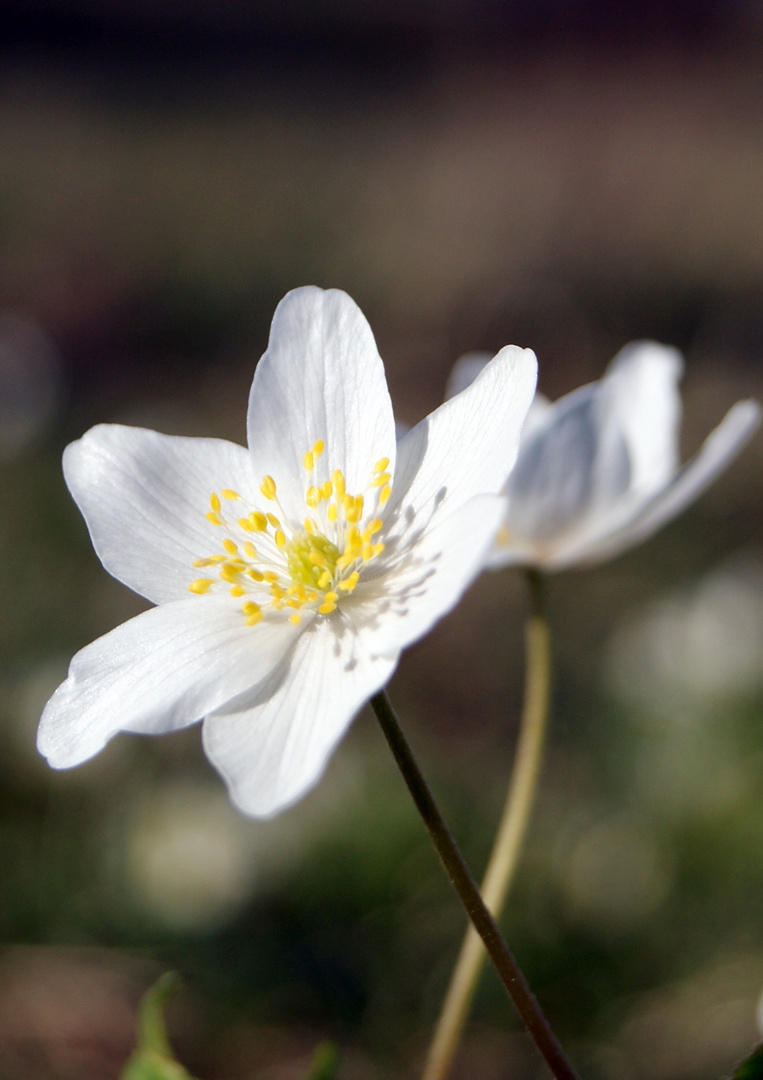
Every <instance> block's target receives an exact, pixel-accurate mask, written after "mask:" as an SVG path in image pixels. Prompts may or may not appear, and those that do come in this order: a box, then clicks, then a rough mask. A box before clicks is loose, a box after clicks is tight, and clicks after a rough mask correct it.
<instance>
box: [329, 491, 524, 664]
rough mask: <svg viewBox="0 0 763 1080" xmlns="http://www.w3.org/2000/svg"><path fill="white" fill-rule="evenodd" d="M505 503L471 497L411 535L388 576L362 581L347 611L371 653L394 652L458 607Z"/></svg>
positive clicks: (492, 497) (346, 604) (498, 498)
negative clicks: (455, 508)
mask: <svg viewBox="0 0 763 1080" xmlns="http://www.w3.org/2000/svg"><path fill="white" fill-rule="evenodd" d="M505 505H506V504H505V500H504V499H503V497H502V496H499V495H478V496H476V497H475V498H473V499H470V500H469V502H467V503H466V504H465V505H464V506H460V507H459V508H458V509H457V510H456V511H454V512H453V513H452V514H450V515H449V516H448V517H447V518H442V519H437V523H436V524H434V525H432V526H431V527H429V528H423V529H421V530H418V531H417V532H416V533H413V534H409V535H408V536H407V537H406V544H407V545H409V546H407V547H405V548H403V550H401V553H400V556H399V558H398V559H397V561H396V563H393V565H392V568H390V569H389V570H388V571H387V573H386V574H385V575H384V576H383V577H380V578H376V579H373V580H370V581H368V583H367V584H366V583H365V582H361V584H360V585H359V586H358V588H357V589H356V590H355V592H354V593H353V595H352V597H351V598H348V600H347V601H344V602H343V610H344V611H345V612H346V613H347V616H348V618H350V619H352V621H353V622H354V624H355V625H356V627H357V628H358V632H359V634H360V636H361V640H362V642H363V645H364V647H365V648H366V649H367V650H368V651H369V652H372V653H374V654H379V653H380V654H388V655H395V654H396V653H397V652H399V651H400V649H403V648H405V646H406V645H409V644H410V643H411V642H412V641H415V640H416V639H417V638H420V637H422V636H423V635H424V634H426V632H427V631H428V630H429V629H430V628H431V627H432V626H433V625H434V623H436V622H437V620H438V619H440V618H442V616H443V615H445V614H446V613H447V612H448V611H450V609H451V608H453V607H455V605H456V604H457V603H458V601H459V600H460V599H461V596H462V595H463V593H464V592H465V591H466V589H467V588H468V587H469V585H470V584H471V583H472V581H473V580H474V578H475V577H476V576H477V574H478V573H479V572H480V570H482V569H483V566H484V564H485V560H486V558H487V555H488V553H489V551H490V550H491V547H492V544H493V539H494V537H495V534H496V532H497V531H498V528H499V526H500V524H501V521H502V520H503V515H504V511H505Z"/></svg>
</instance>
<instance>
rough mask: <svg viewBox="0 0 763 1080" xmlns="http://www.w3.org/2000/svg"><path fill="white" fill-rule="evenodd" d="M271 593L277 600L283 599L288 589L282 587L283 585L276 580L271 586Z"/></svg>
mask: <svg viewBox="0 0 763 1080" xmlns="http://www.w3.org/2000/svg"><path fill="white" fill-rule="evenodd" d="M270 595H271V596H272V597H274V598H275V599H276V600H283V599H284V598H285V596H286V590H285V589H282V588H281V586H280V585H278V584H276V582H275V581H274V582H273V584H272V585H271V586H270Z"/></svg>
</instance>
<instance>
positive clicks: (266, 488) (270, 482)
mask: <svg viewBox="0 0 763 1080" xmlns="http://www.w3.org/2000/svg"><path fill="white" fill-rule="evenodd" d="M260 491H261V492H262V494H263V495H264V496H265V498H266V499H275V497H276V482H275V480H274V479H273V477H272V476H263V478H262V483H261V484H260Z"/></svg>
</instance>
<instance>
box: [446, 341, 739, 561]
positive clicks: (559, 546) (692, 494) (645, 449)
mask: <svg viewBox="0 0 763 1080" xmlns="http://www.w3.org/2000/svg"><path fill="white" fill-rule="evenodd" d="M486 359H487V358H486V356H485V354H480V353H469V354H467V355H466V356H464V357H462V358H461V360H459V361H458V362H457V363H456V365H455V367H454V369H453V372H452V373H451V377H450V381H449V383H448V389H447V394H446V396H451V395H452V394H454V393H457V392H459V391H461V390H463V388H464V387H465V386H468V385H469V384H470V383H471V381H472V380H473V379H474V378H475V377H476V375H477V374H478V373H479V372H480V371H481V370H482V368H483V367H484V364H485V363H486ZM682 367H683V364H682V359H681V356H680V354H679V353H678V352H677V351H676V350H675V349H671V348H668V347H667V346H665V345H658V344H657V343H656V342H650V341H645V342H635V343H633V344H631V345H628V346H626V347H625V348H624V349H622V350H621V351H620V352H619V353H618V354H617V356H616V357H615V358H614V360H613V361H612V362H611V364H610V365H609V367H608V368H607V371H606V372H605V374H604V377H603V378H602V379H600V380H599V381H598V382H594V383H590V384H588V385H587V386H581V387H580V388H579V389H578V390H575V391H573V392H572V393H571V394H567V395H566V396H565V397H562V398H560V399H559V400H558V401H556V402H554V403H553V404H552V403H551V402H549V401H548V400H547V399H546V398H544V397H543V396H542V395H540V394H538V395H537V396H536V398H535V400H534V402H533V405H532V408H531V410H530V413H529V415H528V418H527V423H526V425H525V429H524V431H523V433H522V441H521V445H520V450H519V456H518V458H517V463H516V466H515V468H514V469H513V471H512V472H511V475H510V476H509V477H508V480H507V482H506V486H505V488H504V490H505V492H506V494H507V496H508V509H507V514H506V519H505V521H504V525H503V527H502V529H501V531H500V532H499V534H498V539H497V541H496V546H495V549H494V551H493V554H492V556H491V559H490V562H489V565H490V566H493V567H500V566H508V565H515V564H518V565H524V566H536V567H539V568H542V569H544V570H561V569H564V568H567V567H570V566H584V565H589V564H592V563H597V562H601V561H602V560H604V559H608V558H611V557H612V556H614V555H617V554H619V553H620V552H621V551H624V550H626V548H629V547H632V546H633V545H634V544H637V543H639V542H640V541H641V540H645V539H646V538H647V537H648V536H651V534H652V533H653V532H655V531H656V530H657V529H659V528H660V526H662V525H664V524H665V523H666V522H667V521H670V520H671V518H674V517H676V515H678V514H679V513H680V512H681V511H682V510H683V509H684V507H686V506H687V505H688V504H689V503H690V502H692V501H693V500H694V499H696V498H697V497H698V496H699V495H700V494H701V493H702V492H703V491H704V490H705V488H706V487H707V486H708V485H709V484H710V483H711V482H712V481H713V480H714V479H715V477H716V476H717V475H718V474H719V473H720V472H721V471H722V470H723V469H724V468H725V467H726V466H727V465H728V463H729V462H730V461H731V460H732V459H733V458H734V456H735V455H736V454H737V453H738V452H739V451H740V450H741V448H742V447H743V446H744V444H745V443H746V442H747V440H748V439H749V438H750V436H751V435H752V433H753V432H754V430H755V428H756V427H757V426H758V423H759V421H760V407H759V406H758V404H757V402H755V401H740V402H737V404H736V405H735V406H734V407H733V408H732V409H730V410H729V412H728V413H727V415H726V416H725V417H724V419H723V420H722V421H721V423H720V424H719V425H718V427H717V428H715V430H714V431H713V432H711V434H710V435H709V436H708V438H707V439H706V440H705V443H704V444H703V446H702V448H701V449H700V451H699V453H698V454H697V455H696V456H695V457H694V458H693V459H692V460H691V461H689V462H687V464H685V465H683V466H681V465H679V458H678V431H679V424H680V417H681V398H680V394H679V391H678V381H679V379H680V377H681V372H682Z"/></svg>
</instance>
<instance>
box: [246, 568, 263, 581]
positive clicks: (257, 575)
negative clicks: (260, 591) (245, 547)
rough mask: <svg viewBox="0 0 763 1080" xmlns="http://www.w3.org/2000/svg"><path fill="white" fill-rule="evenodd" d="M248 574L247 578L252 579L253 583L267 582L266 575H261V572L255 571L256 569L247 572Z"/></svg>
mask: <svg viewBox="0 0 763 1080" xmlns="http://www.w3.org/2000/svg"><path fill="white" fill-rule="evenodd" d="M246 573H247V576H248V577H250V578H251V579H252V581H264V580H265V575H264V574H261V573H260V571H259V570H254V569H252V570H247V572H246Z"/></svg>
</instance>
